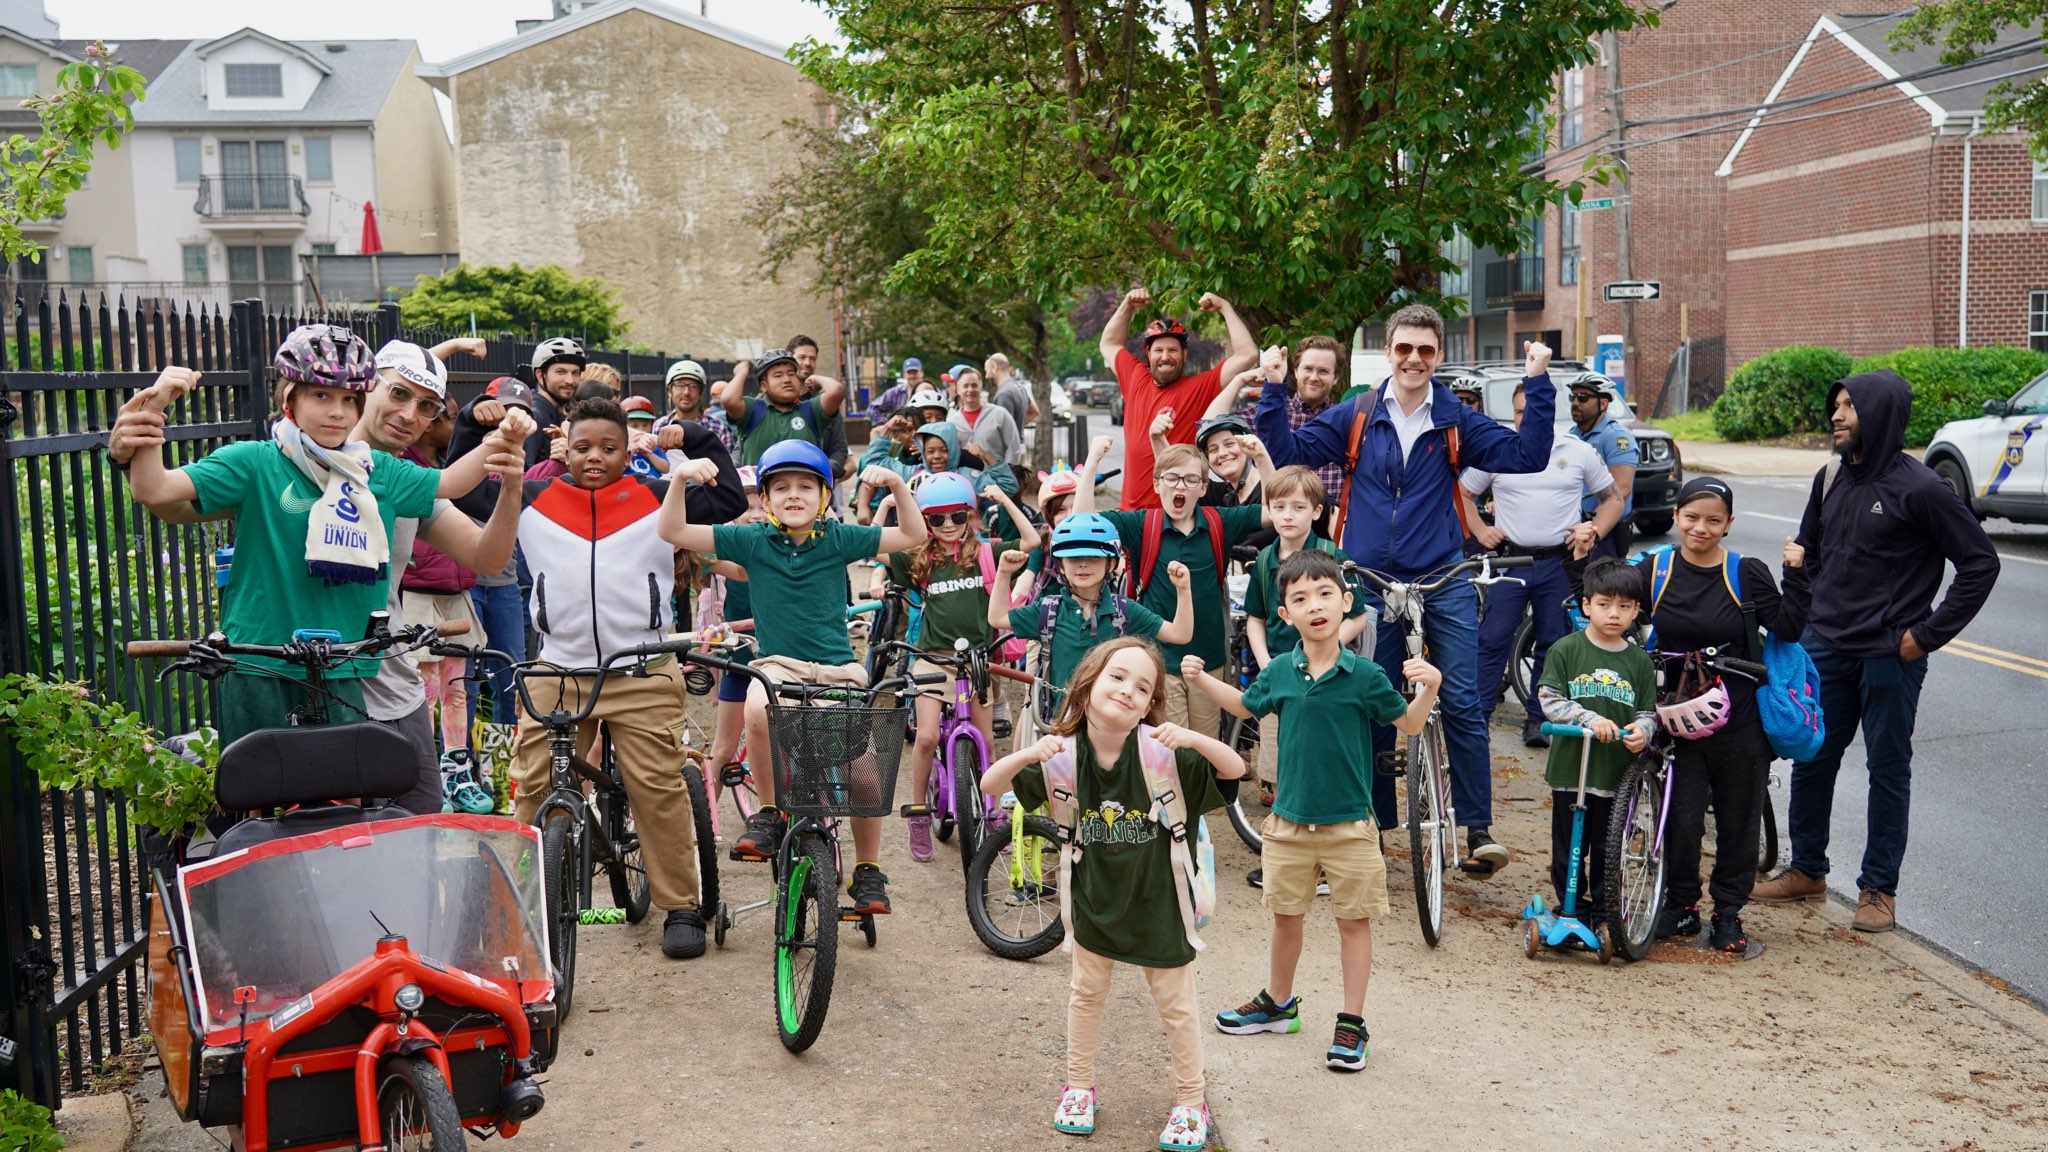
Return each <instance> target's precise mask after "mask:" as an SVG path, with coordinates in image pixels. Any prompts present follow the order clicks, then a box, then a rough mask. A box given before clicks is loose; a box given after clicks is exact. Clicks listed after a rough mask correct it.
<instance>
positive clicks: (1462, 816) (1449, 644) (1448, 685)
mask: <svg viewBox="0 0 2048 1152" xmlns="http://www.w3.org/2000/svg"><path fill="white" fill-rule="evenodd" d="M1494 587H1495V588H1500V587H1503V585H1498V584H1496V585H1494ZM1367 599H1368V602H1369V603H1371V604H1372V606H1373V607H1375V608H1377V609H1379V610H1380V613H1381V615H1380V628H1379V636H1378V641H1377V643H1378V647H1377V648H1376V649H1375V650H1374V651H1375V652H1376V653H1377V656H1376V658H1377V659H1378V661H1379V665H1380V668H1381V669H1382V670H1383V671H1385V672H1386V674H1387V678H1388V679H1389V680H1392V681H1393V682H1394V683H1395V684H1396V685H1399V684H1400V683H1401V665H1402V663H1403V662H1404V661H1406V660H1407V658H1408V646H1407V641H1406V639H1405V638H1404V636H1403V630H1402V626H1401V622H1400V621H1399V620H1394V619H1390V618H1388V617H1387V615H1386V605H1385V604H1384V603H1383V602H1381V600H1380V598H1379V597H1378V596H1377V595H1374V594H1371V593H1368V594H1367ZM1560 599H1562V598H1560ZM1422 632H1423V636H1424V638H1425V639H1426V640H1427V641H1428V643H1429V661H1430V663H1432V664H1435V665H1436V666H1437V668H1438V670H1440V671H1441V672H1443V674H1444V686H1443V688H1442V690H1441V691H1440V693H1439V699H1440V705H1439V706H1440V707H1441V708H1442V709H1443V717H1444V741H1445V743H1446V744H1448V745H1449V746H1450V753H1451V802H1452V803H1453V804H1455V805H1457V808H1458V823H1460V824H1462V825H1464V826H1465V827H1467V828H1483V827H1486V826H1487V825H1490V824H1492V823H1493V757H1492V754H1491V752H1490V751H1489V750H1488V748H1487V745H1486V716H1485V714H1484V713H1483V712H1482V711H1481V710H1480V707H1479V590H1478V589H1477V588H1475V587H1473V586H1472V584H1471V582H1470V581H1466V580H1457V581H1453V582H1452V583H1451V584H1449V585H1447V586H1446V587H1445V588H1444V589H1443V590H1442V591H1440V592H1438V593H1436V594H1435V595H1434V596H1431V597H1430V598H1429V600H1428V601H1427V602H1426V603H1425V604H1424V605H1423V609H1422ZM1393 749H1394V730H1393V728H1391V727H1389V726H1387V725H1383V724H1375V725H1373V727H1372V751H1373V760H1374V764H1375V765H1377V764H1378V763H1379V761H1380V758H1381V757H1383V756H1385V755H1386V754H1387V753H1390V752H1392V751H1393ZM1372 810H1373V815H1374V816H1375V817H1376V818H1378V820H1379V824H1380V827H1382V828H1392V827H1393V826H1394V825H1395V824H1397V823H1399V816H1398V813H1397V812H1396V810H1395V807H1394V778H1393V777H1392V776H1388V775H1385V774H1383V773H1380V772H1377V771H1375V772H1374V775H1373V781H1372Z"/></svg>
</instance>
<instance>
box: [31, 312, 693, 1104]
mask: <svg viewBox="0 0 2048 1152" xmlns="http://www.w3.org/2000/svg"><path fill="white" fill-rule="evenodd" d="M313 320H325V321H329V322H334V323H345V324H348V325H350V326H351V327H354V328H355V329H356V330H357V332H358V333H360V334H361V335H362V336H363V337H364V338H365V339H367V340H368V341H370V343H371V345H372V346H373V347H375V346H377V345H380V344H382V343H383V342H384V341H386V340H389V339H392V338H395V337H400V336H403V337H405V338H408V339H413V340H417V341H419V342H422V343H426V344H433V343H436V342H438V341H439V340H441V339H443V338H445V337H446V336H447V335H449V334H447V333H440V332H434V331H425V330H413V329H408V328H406V327H405V326H404V325H403V324H402V322H401V317H400V315H399V311H398V308H397V307H396V306H395V305H386V306H383V307H380V308H377V309H375V310H373V311H369V312H363V313H354V314H330V315H326V316H311V315H307V314H302V313H293V312H283V311H266V310H265V308H264V306H263V304H262V302H261V301H259V300H242V301H237V302H235V303H233V304H231V305H230V306H228V307H226V308H222V307H220V306H218V305H208V304H199V305H193V304H190V303H187V304H186V305H185V306H184V307H182V308H179V307H177V306H175V305H172V304H169V303H168V302H166V301H165V300H163V299H160V298H153V299H150V300H147V301H144V302H142V303H139V304H132V305H131V304H130V303H129V302H128V301H127V300H125V299H120V298H117V299H115V300H114V301H113V302H111V303H109V302H108V300H107V299H106V297H105V296H99V297H98V298H97V299H93V300H90V301H88V300H87V299H84V298H80V297H67V296H66V295H64V294H62V293H61V292H55V293H50V294H46V295H45V294H38V295H36V296H35V297H33V298H32V299H31V298H28V297H23V296H16V297H15V299H14V301H13V312H12V318H11V321H9V322H8V323H7V324H6V326H5V329H4V331H0V673H23V674H27V675H32V676H44V677H54V678H62V679H67V680H78V681H83V682H84V683H85V684H87V685H88V686H89V687H90V688H91V689H92V691H94V692H95V693H97V694H98V695H100V696H101V697H102V698H105V699H109V700H115V701H119V702H120V703H122V704H124V705H126V706H128V707H130V708H132V709H136V710H139V711H140V712H141V713H142V714H143V715H144V716H145V717H146V718H147V719H148V720H149V721H150V722H151V723H152V724H153V725H155V726H156V728H157V729H158V730H159V731H163V732H170V733H175V732H185V731H189V730H191V729H193V728H196V727H198V726H200V725H201V724H205V723H211V722H212V720H213V702H212V698H211V695H210V693H209V692H208V691H207V690H206V686H205V685H204V684H202V683H199V682H197V681H192V680H189V679H182V678H181V679H173V680H171V681H168V682H160V681H158V680H157V679H156V678H155V677H154V676H153V675H152V674H151V673H150V671H149V670H148V669H145V668H138V667H136V666H132V665H130V664H129V663H128V662H127V661H126V660H125V659H124V658H123V656H122V650H123V646H124V645H125V644H126V642H127V641H128V640H130V639H135V638H145V637H188V636H197V635H202V634H204V633H205V632H207V631H208V630H210V629H211V628H212V627H213V626H214V621H215V618H216V607H217V601H216V596H215V591H214V586H213V573H212V563H211V560H212V555H213V552H214V550H215V549H216V548H217V547H219V546H221V545H223V544H226V543H229V542H230V541H231V534H232V527H231V526H230V525H227V524H213V525H204V526H202V525H187V526H175V525H170V524H166V523H164V522H163V521H161V520H158V519H157V518H155V517H154V516H151V515H149V514H148V513H146V512H144V511H143V510H142V509H141V508H139V507H138V506H137V505H136V504H135V503H134V502H133V501H132V500H131V499H130V498H129V496H128V492H127V489H126V487H125V485H124V482H123V481H122V480H121V478H120V477H119V476H118V475H116V474H115V472H114V470H113V468H112V466H111V465H110V464H109V462H108V461H107V459H106V456H105V453H104V452H103V451H102V448H103V446H104V445H105V443H106V434H107V431H108V430H109V429H110V428H111V427H112V425H113V421H114V417H115V415H116V413H117V410H118V409H119V407H120V405H121V404H122V403H124V402H125V401H127V400H128V399H129V398H130V397H132V396H133V395H134V394H135V392H136V391H137V390H139V389H141V388H144V387H147V386H148V385H149V384H150V383H151V382H152V381H153V380H154V379H155V377H156V374H157V372H158V371H160V370H161V369H162V368H163V367H164V366H165V365H169V364H178V365H183V366H186V367H191V368H196V369H198V370H200V371H201V373H202V374H203V375H202V377H201V380H200V384H199V387H198V388H196V389H195V390H194V391H193V392H192V393H191V394H190V395H188V396H187V397H185V398H184V399H182V400H181V401H179V402H178V403H177V404H176V405H174V406H173V407H172V408H171V410H170V412H169V413H168V414H167V415H168V427H167V430H166V438H167V440H168V441H169V447H168V451H169V460H170V462H171V463H173V464H175V465H182V464H185V463H189V462H191V461H192V460H195V459H197V458H199V457H201V456H203V455H205V454H206V453H208V452H210V451H212V450H213V449H215V448H217V447H219V446H221V445H222V444H225V443H228V442H230V441H233V440H238V439H242V438H246V437H252V436H263V435H267V419H268V416H269V412H270V396H269V387H268V373H267V366H268V363H269V359H270V352H271V350H272V349H274V348H275V347H276V346H277V344H278V342H279V341H280V340H281V339H282V338H283V336H284V335H285V333H287V332H288V331H290V330H291V329H292V328H293V327H295V326H296V325H298V324H301V323H305V322H308V321H313ZM532 351H533V344H532V343H531V342H530V341H519V340H491V341H489V342H488V344H487V346H486V350H485V355H484V356H483V357H482V359H481V360H480V361H479V360H477V359H472V358H466V357H457V358H455V359H454V361H453V362H452V364H451V367H452V368H454V369H455V377H454V381H453V391H454V392H455V395H456V398H458V399H463V400H466V399H468V398H470V397H473V396H474V395H476V394H477V393H478V392H479V391H481V389H482V388H483V386H484V384H485V383H486V382H488V381H489V380H491V379H493V378H495V377H497V376H507V375H510V376H527V377H530V373H529V372H528V371H527V369H526V364H527V360H528V358H529V357H530V356H531V355H532ZM592 359H594V360H597V361H601V362H604V363H608V364H611V365H612V366H613V367H615V368H617V369H618V370H619V372H620V374H621V376H622V377H624V378H625V380H626V382H627V386H628V388H630V389H631V390H632V391H633V392H634V393H635V394H637V395H644V396H648V397H649V398H651V399H654V400H655V401H656V403H657V404H659V405H661V406H663V407H666V404H665V402H664V401H663V400H662V398H661V391H662V379H661V377H662V373H663V371H664V370H665V368H666V366H667V363H668V361H669V357H667V356H666V355H663V354H638V353H632V354H629V353H625V352H612V351H597V352H594V353H593V354H592ZM702 363H703V364H704V367H705V370H706V372H707V373H709V374H712V376H713V378H714V379H716V378H718V376H720V375H724V374H726V373H729V371H730V368H731V365H730V363H729V362H725V361H716V360H705V361H702ZM27 751H32V750H27V749H23V748H20V747H17V746H16V745H15V743H14V741H13V739H12V737H11V736H10V735H8V734H6V733H0V939H4V941H5V944H6V954H5V962H4V964H0V1036H5V1037H7V1038H9V1039H12V1040H13V1041H15V1042H16V1043H17V1044H18V1045H19V1052H18V1055H17V1058H16V1060H15V1062H14V1065H13V1066H12V1068H10V1069H7V1070H5V1071H0V1087H14V1088H16V1089H18V1090H19V1091H21V1092H22V1093H23V1094H25V1095H28V1096H31V1097H33V1098H35V1099H37V1100H39V1101H41V1102H43V1103H45V1104H47V1105H51V1106H56V1105H58V1104H59V1103H60V1101H61V1099H62V1096H63V1094H64V1093H66V1092H75V1091H77V1090H79V1089H80V1088H81V1087H83V1086H85V1085H86V1084H87V1082H88V1080H89V1078H90V1077H91V1075H92V1073H93V1072H94V1071H95V1070H96V1069H98V1068H100V1067H101V1066H103V1065H104V1064H106V1063H107V1062H108V1061H111V1060H113V1059H115V1058H117V1057H118V1056H120V1055H121V1054H122V1052H123V1050H124V1048H127V1047H129V1046H130V1045H132V1044H134V1043H135V1042H136V1041H137V1040H138V1039H139V1038H140V1037H142V1036H143V1035H144V1034H145V1031H146V1025H145V1022H144V1016H143V1011H144V1008H143V999H144V996H145V993H146V988H145V985H144V981H145V980H146V979H147V973H146V971H145V966H144V964H143V951H144V945H145V941H146V938H147V936H146V929H145V922H146V915H147V909H146V902H147V900H148V899H149V896H148V889H147V885H146V877H145V865H144V862H143V859H142V855H141V849H140V847H139V845H138V843H137V832H138V829H136V828H135V827H134V826H132V825H131V824H130V823H129V821H128V815H127V810H126V805H125V803H124V802H123V799H122V797H120V796H118V795H114V794H108V793H103V792H99V791H94V790H71V791H59V790H48V789H44V788H42V787H41V786H40V784H39V782H38V780H37V777H36V775H35V773H34V772H33V770H31V769H30V768H29V767H28V765H27V763H26V762H25V760H24V753H25V752H27Z"/></svg>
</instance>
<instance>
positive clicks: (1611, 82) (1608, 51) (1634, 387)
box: [1600, 29, 1642, 403]
mask: <svg viewBox="0 0 2048 1152" xmlns="http://www.w3.org/2000/svg"><path fill="white" fill-rule="evenodd" d="M1600 58H1601V62H1602V63H1604V64H1605V65H1606V67H1607V120H1608V123H1609V124H1610V125H1612V127H1613V130H1614V156H1615V159H1617V160H1619V161H1620V162H1621V195H1620V196H1619V197H1617V198H1616V203H1615V205H1614V264H1615V271H1616V272H1617V273H1618V274H1619V275H1618V276H1617V277H1616V278H1617V279H1620V280H1633V279H1635V278H1636V275H1635V262H1634V261H1633V260H1631V259H1630V253H1629V227H1628V224H1629V221H1628V213H1629V207H1630V203H1631V202H1632V201H1633V200H1634V199H1635V174H1634V172H1633V171H1632V170H1631V169H1630V168H1629V164H1628V121H1627V120H1625V119H1623V118H1622V114H1621V38H1620V37H1619V36H1617V35H1615V33H1614V32H1613V31H1612V30H1611V29H1610V30H1609V31H1607V32H1603V33H1601V35H1600ZM1635 359H1636V305H1635V301H1633V300H1624V301H1622V302H1621V364H1622V372H1623V373H1624V374H1625V376H1626V377H1627V381H1628V385H1627V386H1628V388H1629V400H1630V402H1631V403H1633V402H1635V401H1636V400H1637V399H1638V398H1639V397H1640V396H1641V395H1642V381H1641V380H1640V379H1638V378H1637V376H1636V365H1635Z"/></svg>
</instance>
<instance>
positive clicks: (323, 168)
mask: <svg viewBox="0 0 2048 1152" xmlns="http://www.w3.org/2000/svg"><path fill="white" fill-rule="evenodd" d="M306 179H308V180H312V181H315V182H316V183H322V184H324V183H327V182H328V181H330V180H333V179H334V138H333V137H331V136H308V137H306Z"/></svg>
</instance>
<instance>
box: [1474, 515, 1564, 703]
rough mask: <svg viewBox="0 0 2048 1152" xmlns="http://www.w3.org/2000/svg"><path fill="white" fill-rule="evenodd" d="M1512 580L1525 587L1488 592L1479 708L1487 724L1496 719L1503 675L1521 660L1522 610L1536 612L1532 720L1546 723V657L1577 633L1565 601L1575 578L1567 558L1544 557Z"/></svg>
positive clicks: (1481, 644)
mask: <svg viewBox="0 0 2048 1152" xmlns="http://www.w3.org/2000/svg"><path fill="white" fill-rule="evenodd" d="M1507 575H1510V576H1515V577H1518V578H1520V579H1521V580H1523V581H1524V583H1522V584H1508V583H1500V584H1495V585H1494V586H1492V587H1491V588H1488V589H1487V590H1486V619H1484V620H1482V621H1480V622H1479V705H1480V711H1481V712H1483V713H1484V714H1485V716H1486V719H1487V720H1489V721H1491V720H1492V719H1493V707H1494V704H1495V703H1496V702H1497V701H1499V700H1500V691H1501V675H1502V673H1504V672H1506V671H1507V667H1508V661H1510V660H1512V659H1514V658H1515V632H1516V630H1518V629H1519V628H1520V627H1521V626H1522V606H1523V605H1524V604H1528V605H1531V606H1532V607H1533V609H1534V611H1535V613H1536V666H1535V667H1534V668H1533V669H1531V670H1530V672H1529V719H1530V720H1532V721H1539V722H1540V721H1541V720H1542V719H1543V710H1542V709H1541V708H1538V707H1537V706H1536V681H1537V679H1538V678H1540V677H1541V676H1542V675H1543V657H1544V656H1546V655H1548V654H1549V652H1550V646H1551V645H1552V644H1555V643H1557V642H1558V641H1559V640H1561V639H1563V638H1564V635H1565V633H1567V632H1569V631H1571V627H1572V625H1571V617H1569V616H1567V615H1565V611H1564V600H1565V597H1567V596H1569V595H1571V592H1572V582H1571V578H1570V577H1568V576H1566V575H1565V571H1564V558H1563V557H1562V556H1541V557H1538V558H1537V560H1536V565H1535V567H1533V568H1525V569H1522V570H1521V571H1519V572H1516V571H1512V570H1511V571H1509V572H1508V573H1507Z"/></svg>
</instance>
